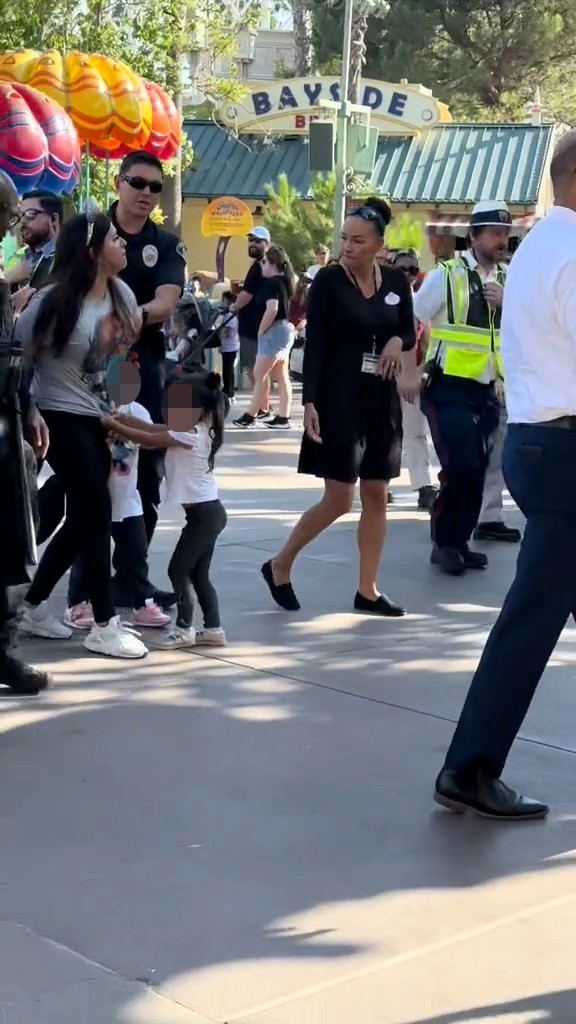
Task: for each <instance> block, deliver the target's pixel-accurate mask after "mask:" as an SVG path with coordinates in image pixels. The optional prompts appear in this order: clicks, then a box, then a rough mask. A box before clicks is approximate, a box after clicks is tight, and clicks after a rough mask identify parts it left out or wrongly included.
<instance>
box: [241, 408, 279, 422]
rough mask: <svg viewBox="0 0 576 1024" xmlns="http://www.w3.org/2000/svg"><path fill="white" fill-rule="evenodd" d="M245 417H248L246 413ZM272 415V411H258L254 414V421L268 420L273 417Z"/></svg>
mask: <svg viewBox="0 0 576 1024" xmlns="http://www.w3.org/2000/svg"><path fill="white" fill-rule="evenodd" d="M245 415H248V413H246V414H245ZM273 415H274V414H273V412H272V409H268V411H266V409H259V411H258V412H257V413H256V419H257V420H269V419H270V417H271V416H273Z"/></svg>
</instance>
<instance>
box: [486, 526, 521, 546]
mask: <svg viewBox="0 0 576 1024" xmlns="http://www.w3.org/2000/svg"><path fill="white" fill-rule="evenodd" d="M474 540H503V541H507V543H508V544H519V543H520V541H521V540H522V534H521V533H520V530H515V529H513V527H511V526H506V523H501V522H498V523H478V526H477V527H476V529H475V530H474Z"/></svg>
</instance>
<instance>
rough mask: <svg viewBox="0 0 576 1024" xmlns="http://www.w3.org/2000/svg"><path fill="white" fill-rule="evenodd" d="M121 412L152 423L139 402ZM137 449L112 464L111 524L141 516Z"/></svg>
mask: <svg viewBox="0 0 576 1024" xmlns="http://www.w3.org/2000/svg"><path fill="white" fill-rule="evenodd" d="M121 411H122V412H125V413H127V414H128V415H129V416H136V417H137V418H138V419H139V420H144V421H145V422H146V423H152V417H151V416H150V413H149V412H148V410H147V409H145V408H144V406H143V405H140V403H139V402H130V403H129V405H123V406H121ZM138 451H139V449H138V448H134V449H133V450H132V451H131V452H130V453H129V454H128V455H127V456H126V459H125V460H124V461H123V462H122V463H121V464H120V465H118V464H116V463H114V462H113V463H112V472H111V474H110V480H109V483H108V487H109V489H110V497H111V499H112V522H113V523H122V522H123V521H124V520H125V519H131V518H132V516H141V515H142V499H141V497H140V492H139V490H138Z"/></svg>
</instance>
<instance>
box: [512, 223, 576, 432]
mask: <svg viewBox="0 0 576 1024" xmlns="http://www.w3.org/2000/svg"><path fill="white" fill-rule="evenodd" d="M500 334H501V342H502V356H503V359H504V371H505V379H506V404H507V407H508V422H509V423H540V422H546V421H549V420H554V419H557V418H558V417H560V416H576V213H575V212H574V211H573V210H569V209H567V208H566V207H564V206H555V207H553V209H552V210H551V212H550V213H549V214H548V216H547V217H545V218H544V220H541V221H540V222H539V223H538V224H537V225H536V226H535V227H534V228H533V229H532V231H530V233H529V234H528V235H527V237H526V238H525V240H524V241H523V242H522V244H521V245H520V246H519V247H518V249H517V251H516V253H515V254H514V257H513V259H512V262H511V264H510V270H509V272H508V279H507V282H506V291H505V293H504V308H503V311H502V328H501V332H500Z"/></svg>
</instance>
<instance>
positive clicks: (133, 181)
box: [122, 174, 163, 196]
mask: <svg viewBox="0 0 576 1024" xmlns="http://www.w3.org/2000/svg"><path fill="white" fill-rule="evenodd" d="M122 180H123V181H125V182H127V184H128V185H130V188H134V189H136V191H137V192H143V191H144V189H145V188H149V189H150V192H151V193H152V195H153V196H157V195H159V194H160V192H161V191H162V188H163V182H161V181H148V178H140V177H139V176H138V175H136V177H131V176H130V175H129V174H123V175H122Z"/></svg>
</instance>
